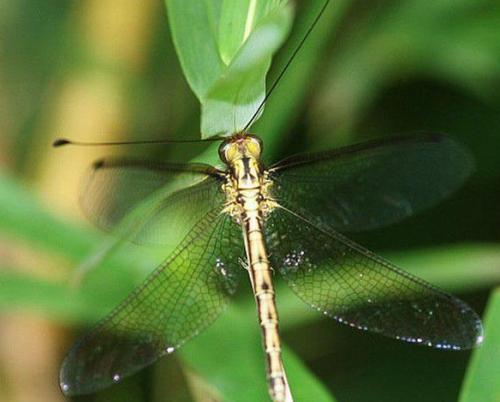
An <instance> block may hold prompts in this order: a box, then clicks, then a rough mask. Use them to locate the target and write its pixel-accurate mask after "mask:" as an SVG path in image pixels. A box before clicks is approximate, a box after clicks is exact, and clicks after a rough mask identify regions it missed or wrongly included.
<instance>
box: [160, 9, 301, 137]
mask: <svg viewBox="0 0 500 402" xmlns="http://www.w3.org/2000/svg"><path fill="white" fill-rule="evenodd" d="M166 4H167V10H168V16H169V22H170V29H171V31H172V37H173V41H174V45H175V48H176V50H177V54H178V56H179V59H180V62H181V66H182V69H183V71H184V75H185V76H186V79H187V81H188V83H189V85H190V86H191V89H192V90H193V92H194V93H195V94H196V96H197V97H198V99H199V101H200V103H201V110H202V115H201V133H202V137H203V138H207V137H210V136H213V135H230V134H232V133H234V132H236V131H239V130H242V129H243V128H244V127H245V125H246V124H247V123H248V121H249V120H250V119H251V117H252V116H253V114H254V113H255V112H256V110H257V108H258V106H259V104H260V103H261V101H262V100H263V99H264V96H265V77H266V74H267V71H268V69H269V67H270V64H271V57H272V55H273V54H274V53H275V52H276V51H277V49H278V48H279V47H280V46H281V44H282V43H283V42H284V40H285V38H286V35H287V33H288V30H289V28H290V25H291V20H292V9H291V6H289V5H288V3H287V2H286V1H283V0H274V1H266V0H238V1H229V0H226V1H221V0H219V1H216V0H212V1H194V0H190V1H186V0H166ZM193 26H196V27H197V29H196V30H193V29H192V27H193Z"/></svg>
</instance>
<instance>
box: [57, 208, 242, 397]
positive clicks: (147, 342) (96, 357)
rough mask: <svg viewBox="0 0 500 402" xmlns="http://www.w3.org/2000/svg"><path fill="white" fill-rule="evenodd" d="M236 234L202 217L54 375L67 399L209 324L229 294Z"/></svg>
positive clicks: (227, 224) (238, 250)
mask: <svg viewBox="0 0 500 402" xmlns="http://www.w3.org/2000/svg"><path fill="white" fill-rule="evenodd" d="M243 250H244V249H243V244H242V240H241V230H240V228H239V227H238V226H237V225H236V224H235V223H234V222H233V221H232V219H231V218H230V217H229V216H227V215H226V214H221V208H218V209H215V210H212V211H209V212H208V213H207V214H206V215H205V217H204V218H203V219H201V220H200V221H199V222H198V223H197V224H196V226H195V227H194V228H193V229H192V230H191V232H190V233H189V234H188V235H187V236H186V238H185V239H184V240H183V241H182V242H181V243H180V245H179V246H178V247H177V249H176V250H175V251H174V252H173V254H172V255H171V256H170V257H169V258H168V259H167V260H166V261H165V262H164V263H163V264H162V265H160V266H159V267H158V268H157V269H156V270H155V271H154V272H153V273H152V274H151V275H150V276H149V277H148V278H147V279H146V281H145V282H144V284H143V285H142V286H140V287H139V288H137V289H136V290H135V291H134V292H133V293H131V294H130V295H129V296H128V297H127V298H126V299H125V300H124V301H123V302H122V303H121V304H120V305H119V306H118V307H117V308H116V309H115V310H114V311H113V312H112V313H111V314H110V315H109V316H108V317H106V318H105V319H104V320H103V321H102V322H101V323H100V324H98V325H97V326H96V327H95V328H94V329H93V330H92V331H91V332H90V333H89V334H88V335H86V336H85V337H84V338H82V340H80V341H79V342H78V343H77V344H76V345H75V346H74V347H73V348H72V349H71V350H70V352H69V353H68V355H67V356H66V358H65V360H64V362H63V365H62V367H61V372H60V381H61V389H62V390H63V392H64V393H65V394H66V395H79V394H86V393H91V392H95V391H98V390H100V389H102V388H105V387H107V386H109V385H111V384H113V383H114V382H118V381H120V380H121V379H122V378H124V377H127V376H129V375H131V374H133V373H135V372H137V371H138V370H140V369H141V368H143V367H145V366H147V365H150V364H151V363H153V362H154V361H155V360H157V359H158V358H159V357H161V356H163V355H165V354H168V353H171V352H173V351H174V350H175V349H176V348H178V347H179V346H181V345H182V344H183V343H184V342H186V341H187V340H189V339H190V338H192V337H194V336H195V335H196V334H198V333H199V332H200V331H201V330H203V329H204V328H206V327H207V326H208V325H210V324H211V323H212V322H213V321H214V320H215V319H216V318H217V317H218V316H219V314H220V313H221V311H222V310H223V308H224V306H225V304H226V302H227V300H228V297H229V295H231V294H232V293H233V292H234V291H235V287H236V284H237V276H238V275H239V272H240V270H241V267H239V261H238V259H239V258H240V257H241V256H242V255H243Z"/></svg>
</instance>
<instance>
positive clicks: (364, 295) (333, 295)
mask: <svg viewBox="0 0 500 402" xmlns="http://www.w3.org/2000/svg"><path fill="white" fill-rule="evenodd" d="M266 239H267V242H268V245H269V250H270V259H271V265H272V266H273V267H274V268H275V269H278V270H279V271H280V272H281V274H282V275H283V277H284V278H285V280H286V282H287V283H288V285H290V287H291V288H292V290H293V291H294V292H295V293H296V294H297V295H298V296H299V297H300V298H301V299H302V300H303V301H305V302H306V303H307V304H309V305H310V306H312V307H313V308H314V309H316V310H318V311H320V312H322V313H324V314H325V315H328V316H329V317H331V318H334V319H335V320H337V321H338V322H341V323H343V324H347V325H350V326H352V327H356V328H358V329H362V330H369V331H373V332H376V333H379V334H382V335H385V336H388V337H391V338H397V339H400V340H404V341H407V342H413V343H419V344H425V345H428V346H432V347H436V348H443V349H454V350H457V349H467V348H471V347H473V346H475V345H476V344H478V343H479V342H480V341H481V339H482V326H481V321H480V319H479V317H478V316H477V314H476V313H475V312H474V311H473V310H472V309H471V308H470V307H469V306H467V305H466V304H465V303H464V302H462V301H461V300H459V299H457V298H456V297H454V296H452V295H449V294H447V293H444V292H443V291H441V290H439V289H437V288H435V287H433V286H432V285H430V284H428V283H426V282H424V281H423V280H421V279H418V278H416V277H414V276H412V275H410V274H408V273H406V272H403V271H401V270H400V269H398V268H396V267H395V266H394V265H392V264H390V263H389V262H387V261H385V260H383V259H382V258H380V257H378V256H376V255H375V254H373V253H371V252H369V251H367V250H365V249H364V248H362V247H361V246H359V245H357V244H355V243H353V242H352V241H350V240H348V239H346V238H345V237H343V236H341V235H339V234H337V233H335V232H333V231H332V230H329V229H327V228H325V227H323V228H319V227H317V226H315V225H314V224H312V223H310V222H308V221H307V220H305V219H303V218H301V217H299V216H298V215H295V214H293V213H291V212H289V211H287V210H284V209H281V208H277V209H275V210H273V211H272V212H271V214H270V216H269V218H268V220H267V221H266Z"/></svg>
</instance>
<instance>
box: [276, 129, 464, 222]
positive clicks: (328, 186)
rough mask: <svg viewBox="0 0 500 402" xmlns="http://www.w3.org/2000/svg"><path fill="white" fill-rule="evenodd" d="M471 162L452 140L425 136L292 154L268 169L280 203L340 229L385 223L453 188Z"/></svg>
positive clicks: (461, 179) (425, 206)
mask: <svg viewBox="0 0 500 402" xmlns="http://www.w3.org/2000/svg"><path fill="white" fill-rule="evenodd" d="M472 168H473V163H472V160H471V158H470V156H469V155H468V154H467V152H466V151H465V150H464V149H463V148H462V147H461V146H460V145H458V144H457V143H456V142H454V141H453V140H451V139H450V138H447V137H445V136H442V135H435V134H426V135H417V136H412V137H405V138H393V139H389V140H379V141H372V142H367V143H363V144H359V145H354V146H350V147H346V148H341V149H338V150H334V151H331V152H323V153H317V154H309V155H307V154H306V155H299V156H295V157H291V158H289V159H286V160H285V161H283V162H281V163H280V164H278V165H277V166H275V167H273V168H271V179H272V180H273V181H274V182H275V185H274V186H273V187H272V194H273V196H274V197H275V198H276V199H277V200H278V201H279V203H280V204H282V205H284V206H286V207H287V208H289V209H292V210H294V211H302V212H303V213H304V214H306V215H307V216H308V217H311V219H314V217H317V218H318V219H320V220H321V221H322V222H327V223H328V224H329V225H330V226H331V227H332V228H334V229H336V230H339V231H340V232H355V231H362V230H370V229H375V228H378V227H383V226H386V225H389V224H391V223H394V222H397V221H400V220H402V219H404V218H406V217H408V216H410V215H412V214H414V213H415V212H417V211H420V210H422V209H425V208H428V207H430V206H432V205H434V204H436V203H437V202H439V201H440V200H442V199H443V198H445V197H446V196H447V195H448V194H450V193H451V192H452V191H454V190H455V189H457V188H458V187H459V186H460V185H461V184H462V183H463V182H464V180H465V179H466V178H467V177H468V176H469V174H470V173H471V171H472Z"/></svg>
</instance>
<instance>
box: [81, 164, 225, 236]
mask: <svg viewBox="0 0 500 402" xmlns="http://www.w3.org/2000/svg"><path fill="white" fill-rule="evenodd" d="M219 186H220V184H219V178H218V173H217V171H216V170H215V169H214V168H213V167H211V166H209V165H201V164H199V165H198V164H196V165H195V164H189V165H171V164H163V163H156V162H151V161H136V160H128V159H103V160H101V161H98V162H96V163H94V165H93V166H92V168H91V171H90V173H89V175H88V177H87V180H86V183H85V185H84V186H83V192H82V196H81V206H82V209H83V211H84V212H85V214H86V215H87V216H88V217H89V219H90V220H91V221H92V222H94V223H95V224H96V225H97V226H99V227H100V228H102V229H104V230H113V229H115V228H116V227H118V225H119V224H121V225H120V227H119V228H120V230H121V231H122V232H123V233H122V234H123V235H124V237H127V238H129V239H130V240H131V241H133V242H135V243H140V244H161V245H162V244H175V243H176V241H175V240H176V239H179V233H178V231H179V230H182V228H189V227H191V226H192V225H193V224H194V223H195V222H197V221H198V220H199V219H200V218H201V217H202V216H203V215H204V214H205V213H207V212H208V211H209V210H210V209H212V208H214V207H215V204H214V202H216V201H217V202H218V201H219V198H217V197H216V196H217V193H218V192H220V187H219ZM220 200H221V201H220V202H223V199H222V198H220ZM184 234H185V233H184ZM172 236H173V237H174V239H172Z"/></svg>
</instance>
